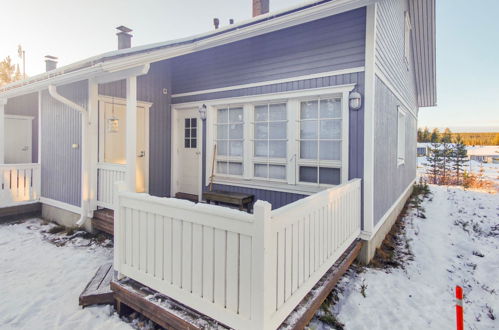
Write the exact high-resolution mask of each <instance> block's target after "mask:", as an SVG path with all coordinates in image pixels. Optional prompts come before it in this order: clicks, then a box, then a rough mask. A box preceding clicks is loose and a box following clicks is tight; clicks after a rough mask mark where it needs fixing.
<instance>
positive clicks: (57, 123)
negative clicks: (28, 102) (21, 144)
mask: <svg viewBox="0 0 499 330" xmlns="http://www.w3.org/2000/svg"><path fill="white" fill-rule="evenodd" d="M57 90H58V92H59V94H61V95H62V96H64V97H66V98H68V99H70V100H71V101H73V102H75V103H77V104H79V105H81V106H82V107H84V108H86V107H87V103H88V82H87V81H86V80H84V81H79V82H76V83H72V84H69V85H65V86H60V87H58V88H57ZM41 124H42V125H41V127H42V141H41V159H42V164H41V166H42V175H41V180H42V182H41V183H42V189H41V196H42V197H45V198H50V199H53V200H56V201H59V202H63V203H67V204H71V205H74V206H78V207H79V206H80V204H81V114H80V113H79V112H78V111H76V110H74V109H72V108H69V107H68V106H66V105H64V104H62V103H60V102H59V101H56V100H54V99H53V98H52V97H51V96H50V95H49V93H48V91H47V90H44V91H43V92H42V122H41ZM73 144H76V145H77V146H78V147H77V148H73V147H72V145H73Z"/></svg>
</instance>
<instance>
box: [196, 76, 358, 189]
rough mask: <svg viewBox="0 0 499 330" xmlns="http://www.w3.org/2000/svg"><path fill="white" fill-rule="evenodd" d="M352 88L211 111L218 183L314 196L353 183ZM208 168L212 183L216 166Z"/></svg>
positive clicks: (278, 96) (257, 98) (210, 134)
mask: <svg viewBox="0 0 499 330" xmlns="http://www.w3.org/2000/svg"><path fill="white" fill-rule="evenodd" d="M353 87H354V86H353V85H351V86H350V85H348V86H342V87H332V88H330V89H327V90H326V89H324V91H323V92H322V93H321V94H318V93H317V91H308V90H307V91H303V90H301V91H296V92H290V93H289V94H286V96H284V95H283V94H276V95H269V96H268V98H267V97H266V96H263V95H262V96H254V98H253V97H251V98H250V97H244V99H245V101H241V100H242V98H237V99H235V102H238V103H233V104H231V103H229V102H228V103H227V105H217V106H210V107H209V109H208V117H207V121H208V122H207V125H208V127H211V128H212V129H208V131H207V138H208V140H207V141H208V143H209V144H211V145H208V146H207V150H214V148H216V158H215V160H214V167H215V168H214V172H215V182H217V183H222V184H233V185H236V186H237V185H240V186H242V187H255V188H259V189H278V190H281V191H289V192H296V193H311V192H316V191H319V190H321V189H323V188H324V186H328V185H337V184H341V183H342V182H344V181H346V180H348V148H347V142H348V116H347V115H348V96H349V92H350V91H351V90H352V89H353ZM314 93H315V94H314ZM208 157H209V159H210V160H211V154H209V156H208ZM207 164H208V166H207V169H206V171H207V172H206V174H207V175H206V177H207V178H208V177H210V176H211V171H212V169H211V168H210V167H211V165H212V164H213V161H209V162H207Z"/></svg>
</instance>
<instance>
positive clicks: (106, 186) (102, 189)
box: [97, 163, 126, 210]
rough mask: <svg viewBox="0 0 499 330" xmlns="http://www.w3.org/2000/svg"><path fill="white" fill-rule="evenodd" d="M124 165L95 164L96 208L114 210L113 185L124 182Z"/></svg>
mask: <svg viewBox="0 0 499 330" xmlns="http://www.w3.org/2000/svg"><path fill="white" fill-rule="evenodd" d="M125 174H126V165H120V164H108V163H99V164H97V178H98V179H97V206H100V207H105V208H108V209H111V210H114V204H113V201H114V185H115V183H116V182H121V181H125Z"/></svg>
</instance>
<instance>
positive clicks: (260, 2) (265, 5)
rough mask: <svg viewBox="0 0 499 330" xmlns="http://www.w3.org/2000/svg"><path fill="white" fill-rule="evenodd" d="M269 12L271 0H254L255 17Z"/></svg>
mask: <svg viewBox="0 0 499 330" xmlns="http://www.w3.org/2000/svg"><path fill="white" fill-rule="evenodd" d="M268 12H269V0H253V17H255V16H259V15H263V14H266V13H268Z"/></svg>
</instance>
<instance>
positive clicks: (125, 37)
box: [116, 25, 133, 49]
mask: <svg viewBox="0 0 499 330" xmlns="http://www.w3.org/2000/svg"><path fill="white" fill-rule="evenodd" d="M116 30H118V31H119V32H118V33H116V35H117V36H118V49H125V48H130V47H132V35H131V34H130V32H132V31H133V30H132V29H129V28H127V27H126V26H123V25H120V26H118V27H117V28H116Z"/></svg>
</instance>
